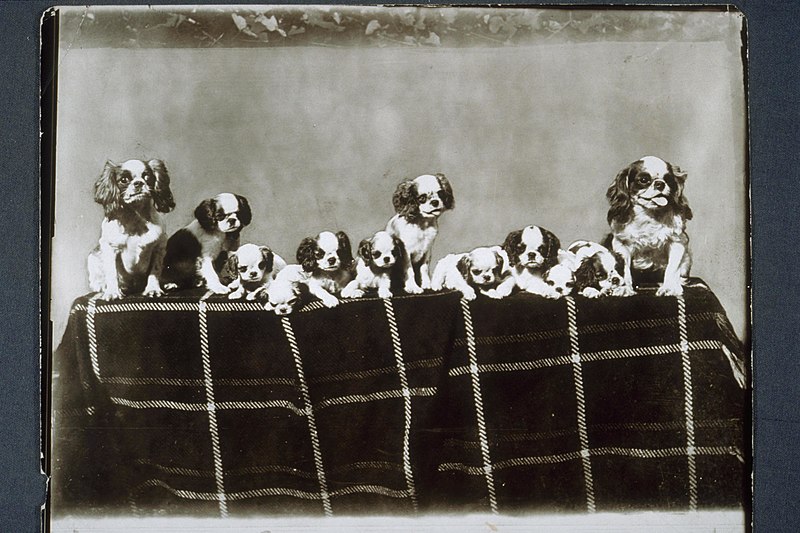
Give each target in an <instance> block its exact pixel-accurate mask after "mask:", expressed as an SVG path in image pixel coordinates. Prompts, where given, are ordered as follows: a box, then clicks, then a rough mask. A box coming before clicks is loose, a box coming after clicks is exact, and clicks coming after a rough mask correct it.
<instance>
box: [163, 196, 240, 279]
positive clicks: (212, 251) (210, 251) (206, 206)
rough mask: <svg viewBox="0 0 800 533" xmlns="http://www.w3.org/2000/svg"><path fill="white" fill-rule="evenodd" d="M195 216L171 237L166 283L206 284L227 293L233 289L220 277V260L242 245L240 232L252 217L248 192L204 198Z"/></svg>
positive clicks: (165, 261) (165, 269) (165, 263)
mask: <svg viewBox="0 0 800 533" xmlns="http://www.w3.org/2000/svg"><path fill="white" fill-rule="evenodd" d="M194 218H195V220H193V221H192V222H191V223H190V224H189V225H188V226H186V227H184V228H181V229H179V230H178V231H176V232H175V233H174V234H173V235H172V237H170V238H169V240H168V241H167V251H166V255H165V257H164V271H163V274H162V282H163V283H164V287H165V288H167V289H184V288H191V287H201V286H203V285H205V286H206V287H208V289H209V290H210V291H213V292H214V293H216V294H225V293H227V292H228V290H229V289H228V287H227V286H225V285H224V284H223V283H222V282H221V281H220V279H219V274H218V273H217V268H218V267H217V265H219V266H220V267H221V265H220V260H221V261H222V262H223V263H224V260H225V259H226V257H225V256H226V255H227V252H232V251H235V250H236V249H237V248H239V233H240V232H241V231H242V228H244V227H245V226H247V225H248V224H250V220H251V218H252V214H251V212H250V204H249V203H248V201H247V198H245V197H244V196H239V195H238V194H231V193H222V194H218V195H217V196H215V197H213V198H209V199H207V200H203V201H202V202H201V203H200V205H198V206H197V208H196V209H195V210H194ZM223 252H225V253H224V254H223ZM215 263H216V264H215Z"/></svg>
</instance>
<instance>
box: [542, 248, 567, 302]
mask: <svg viewBox="0 0 800 533" xmlns="http://www.w3.org/2000/svg"><path fill="white" fill-rule="evenodd" d="M566 254H569V252H563V251H562V253H560V254H559V258H558V261H559V262H558V263H556V264H555V265H553V266H551V267H550V269H549V270H548V271H547V272H546V273H545V275H544V281H545V283H547V285H548V286H549V287H551V288H552V289H553V290H554V291H556V293H558V297H562V296H569V295H570V294H572V290H573V289H574V288H575V272H573V268H574V265H573V259H572V258H569V259H565V257H566ZM569 255H570V256H571V255H572V254H569Z"/></svg>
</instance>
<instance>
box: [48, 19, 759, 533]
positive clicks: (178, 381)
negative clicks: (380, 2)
mask: <svg viewBox="0 0 800 533" xmlns="http://www.w3.org/2000/svg"><path fill="white" fill-rule="evenodd" d="M48 16H49V17H52V19H53V20H54V24H53V25H52V28H53V31H52V34H51V35H49V38H50V39H52V41H53V42H54V44H55V46H54V47H53V52H52V53H53V54H54V57H53V58H51V59H52V64H53V65H54V67H53V68H54V72H53V73H52V75H53V80H54V94H55V102H54V105H53V106H51V108H48V109H45V108H43V113H52V121H53V128H54V129H55V146H54V149H53V153H52V160H53V163H54V168H55V171H54V184H53V191H54V195H55V198H54V206H55V207H54V219H55V225H54V237H53V239H52V254H51V257H50V269H51V279H50V287H51V295H52V298H51V307H50V317H51V323H52V334H53V339H54V342H53V352H52V354H49V356H50V361H49V369H48V375H47V376H45V379H47V380H49V381H50V396H51V401H50V403H51V409H50V412H49V416H50V427H49V439H48V440H49V442H48V449H47V450H46V451H45V453H46V454H47V455H48V458H49V459H48V462H49V468H50V472H49V475H50V486H49V504H48V511H47V517H48V518H47V521H48V524H49V527H50V530H51V531H59V532H61V531H63V532H67V531H74V530H80V531H105V530H115V531H121V530H133V529H143V528H150V529H154V530H158V531H161V530H166V531H169V530H176V531H178V530H180V531H212V530H225V529H228V530H237V531H251V530H252V531H254V532H255V531H265V530H269V531H304V530H309V531H310V530H347V529H350V528H354V527H358V528H359V529H361V530H365V531H366V530H381V529H385V528H386V527H389V526H391V527H393V528H396V529H398V530H415V531H416V530H433V529H442V528H448V527H449V528H454V529H453V530H454V531H455V530H457V531H495V530H503V528H505V529H506V530H519V531H523V530H530V528H531V527H532V526H533V527H542V528H549V529H550V530H557V531H560V530H563V531H584V530H587V531H588V530H592V531H597V530H598V529H604V528H605V529H608V530H614V531H621V530H625V531H627V530H630V531H636V530H641V529H643V528H645V527H646V528H648V529H653V530H656V531H661V530H663V531H667V530H670V531H675V530H681V531H745V530H746V528H747V527H748V524H749V514H748V510H749V507H750V473H751V459H750V454H751V450H750V391H751V382H750V372H749V366H750V294H749V243H750V234H749V223H750V211H749V204H748V201H749V182H748V140H747V105H746V57H747V53H746V47H745V35H746V27H745V26H746V25H745V20H744V17H743V16H742V15H741V13H739V12H738V11H735V10H733V9H732V8H727V9H726V8H721V7H716V8H707V9H704V8H693V9H688V8H684V9H678V8H669V9H665V8H656V7H649V8H644V7H639V8H602V7H596V8H592V9H586V8H567V7H543V6H540V7H534V6H525V7H503V8H499V7H433V6H427V7H417V6H405V7H377V6H372V7H360V6H286V5H272V6H255V5H247V6H233V5H232V6H196V7H193V6H124V7H123V6H96V7H95V6H89V7H65V8H57V9H53V10H51V12H50V13H49V14H48Z"/></svg>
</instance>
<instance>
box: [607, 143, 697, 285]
mask: <svg viewBox="0 0 800 533" xmlns="http://www.w3.org/2000/svg"><path fill="white" fill-rule="evenodd" d="M685 181H686V173H685V172H683V171H681V169H680V168H678V167H677V166H676V165H673V164H671V163H668V162H666V161H664V160H663V159H660V158H658V157H654V156H647V157H643V158H641V159H639V160H637V161H634V162H633V163H631V164H630V165H628V166H627V167H625V168H624V169H622V170H621V171H620V172H619V173H618V174H617V176H616V178H614V181H613V182H612V184H611V186H610V187H609V188H608V191H607V192H606V198H607V199H608V201H609V203H610V204H611V207H610V209H609V210H608V217H607V218H608V223H609V226H610V227H611V236H610V248H611V249H612V250H613V251H614V252H617V253H619V254H620V255H622V258H623V260H624V262H625V268H624V270H625V272H624V274H623V276H624V292H625V294H633V293H634V288H633V273H632V271H633V270H636V271H650V272H657V273H659V276H660V272H661V271H663V272H664V274H663V280H662V282H661V285H660V287H659V288H658V290H657V291H656V295H659V296H680V295H681V294H683V285H684V284H685V282H686V279H687V278H688V277H689V270H690V268H691V265H692V257H691V254H690V252H689V236H688V235H687V234H686V222H687V221H689V220H691V218H692V210H691V209H690V208H689V203H688V202H687V200H686V198H685V197H684V195H683V187H684V183H685Z"/></svg>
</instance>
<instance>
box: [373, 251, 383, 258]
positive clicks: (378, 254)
mask: <svg viewBox="0 0 800 533" xmlns="http://www.w3.org/2000/svg"><path fill="white" fill-rule="evenodd" d="M380 256H381V253H380V252H372V258H373V259H377V258H379V257H380Z"/></svg>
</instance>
